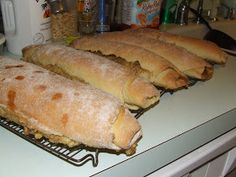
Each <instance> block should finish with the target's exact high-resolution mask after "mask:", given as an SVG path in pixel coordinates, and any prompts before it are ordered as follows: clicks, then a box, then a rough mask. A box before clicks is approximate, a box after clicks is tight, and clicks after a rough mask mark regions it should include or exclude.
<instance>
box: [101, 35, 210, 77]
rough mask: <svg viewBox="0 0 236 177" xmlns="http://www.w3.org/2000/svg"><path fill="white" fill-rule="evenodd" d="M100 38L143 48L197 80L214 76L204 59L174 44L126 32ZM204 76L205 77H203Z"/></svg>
mask: <svg viewBox="0 0 236 177" xmlns="http://www.w3.org/2000/svg"><path fill="white" fill-rule="evenodd" d="M98 38H100V39H102V40H107V41H120V42H123V43H127V44H131V45H136V46H140V47H143V48H144V49H146V50H149V51H152V52H153V53H155V54H157V55H160V56H162V57H163V58H165V59H166V60H168V61H169V62H171V63H172V64H173V65H175V66H176V67H177V68H178V69H179V70H180V71H181V72H183V73H184V74H186V75H188V76H189V77H193V78H196V79H201V80H205V78H208V79H209V78H211V77H212V75H209V76H207V77H206V73H208V74H212V73H213V72H206V70H209V69H210V70H213V66H212V65H210V64H209V63H207V62H206V61H205V60H204V59H203V58H201V57H198V56H196V55H194V54H192V53H190V52H188V51H187V50H186V49H184V48H181V47H178V46H175V45H173V44H169V43H165V42H162V41H158V40H155V39H150V38H147V37H142V38H141V37H140V36H139V35H135V33H133V35H130V33H126V32H111V33H104V34H101V35H99V36H98ZM203 74H204V76H203Z"/></svg>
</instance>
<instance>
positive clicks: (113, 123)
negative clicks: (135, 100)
mask: <svg viewBox="0 0 236 177" xmlns="http://www.w3.org/2000/svg"><path fill="white" fill-rule="evenodd" d="M0 116H2V117H6V118H8V119H9V120H11V121H14V122H16V123H18V124H20V125H23V126H24V127H25V129H26V130H28V131H30V132H31V133H33V134H35V136H36V137H38V138H40V137H41V135H43V136H45V137H47V138H49V140H50V141H52V142H56V143H63V144H66V145H68V146H75V145H78V144H80V143H82V144H84V145H86V146H89V147H94V148H106V149H112V150H116V151H122V150H125V149H129V148H130V147H131V146H132V145H134V143H136V142H137V140H138V139H139V138H140V136H141V135H142V133H141V128H140V125H139V123H138V122H137V120H136V119H135V118H134V117H133V116H132V114H131V113H130V112H129V111H128V110H127V109H125V107H124V106H123V105H122V103H121V102H120V101H119V99H117V98H116V97H114V96H112V95H110V94H108V93H106V92H103V91H101V90H99V89H96V88H94V87H92V86H90V85H88V84H84V83H81V82H79V81H72V80H69V79H66V78H64V77H62V76H59V75H57V74H55V73H52V72H50V71H48V70H45V69H43V68H41V67H39V66H36V65H33V64H31V63H27V62H23V61H21V60H16V59H11V58H6V57H1V58H0Z"/></svg>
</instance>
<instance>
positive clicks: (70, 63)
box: [23, 44, 160, 109]
mask: <svg viewBox="0 0 236 177" xmlns="http://www.w3.org/2000/svg"><path fill="white" fill-rule="evenodd" d="M23 60H25V61H29V62H32V63H35V64H39V65H41V66H42V67H46V68H47V69H52V70H53V71H57V69H55V70H54V69H53V67H55V68H60V69H61V71H63V73H66V74H63V75H64V76H68V75H69V76H72V77H73V78H78V79H79V80H83V81H85V82H86V83H89V84H91V85H93V86H95V87H96V88H99V89H102V90H104V91H106V92H108V93H110V94H113V95H115V96H116V97H118V98H119V99H120V100H121V101H122V102H124V103H126V104H128V105H135V106H136V108H138V107H142V108H146V106H147V107H148V106H150V105H149V104H151V103H152V102H157V101H158V100H159V98H160V92H159V91H158V90H157V89H156V88H155V87H154V86H153V85H152V84H151V83H149V84H145V91H148V92H147V93H145V94H144V93H143V92H142V90H140V92H136V93H131V92H129V93H126V91H127V90H128V89H126V87H127V88H128V87H130V85H131V84H132V82H133V81H134V80H135V78H138V77H139V76H138V75H136V72H138V71H137V70H135V68H133V70H132V71H130V70H129V68H127V67H124V66H122V65H120V64H118V63H115V62H113V61H110V60H108V59H107V58H104V57H101V56H98V55H95V54H92V53H90V52H85V51H81V50H76V49H73V48H70V47H66V46H62V45H53V44H47V45H38V46H37V47H35V46H28V47H26V48H24V49H23ZM48 65H52V66H53V67H50V68H49V67H47V66H48ZM59 74H61V73H60V72H59ZM139 82H140V85H141V83H146V79H144V78H142V79H139ZM131 86H132V85H131ZM130 94H131V95H130ZM132 94H135V95H132ZM146 94H148V96H149V98H152V101H150V100H149V99H145V97H146ZM137 98H138V99H137ZM142 98H144V99H143V100H142V102H137V101H139V99H142ZM130 108H131V109H132V108H133V107H130Z"/></svg>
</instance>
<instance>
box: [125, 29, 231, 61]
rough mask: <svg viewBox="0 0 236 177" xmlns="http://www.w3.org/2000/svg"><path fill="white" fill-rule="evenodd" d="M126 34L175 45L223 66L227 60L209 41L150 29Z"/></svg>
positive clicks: (134, 30) (135, 30)
mask: <svg viewBox="0 0 236 177" xmlns="http://www.w3.org/2000/svg"><path fill="white" fill-rule="evenodd" d="M126 32H131V33H137V34H139V35H140V36H145V37H148V38H151V39H158V40H161V41H163V42H167V43H171V44H175V45H177V46H179V47H183V48H185V49H186V50H188V51H189V52H192V53H194V54H196V55H198V56H199V57H202V58H204V59H206V60H207V61H209V62H212V63H216V64H225V63H226V61H227V58H228V55H227V54H226V53H225V52H224V51H223V50H222V49H221V48H220V47H219V46H217V45H216V44H215V43H213V42H211V41H206V40H202V39H197V38H193V37H189V36H183V35H176V34H171V33H167V32H159V31H157V30H155V29H151V28H138V29H132V30H127V31H126Z"/></svg>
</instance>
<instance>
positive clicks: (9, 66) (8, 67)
mask: <svg viewBox="0 0 236 177" xmlns="http://www.w3.org/2000/svg"><path fill="white" fill-rule="evenodd" d="M23 66H24V65H21V64H19V65H6V66H5V69H11V68H20V67H23Z"/></svg>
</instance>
